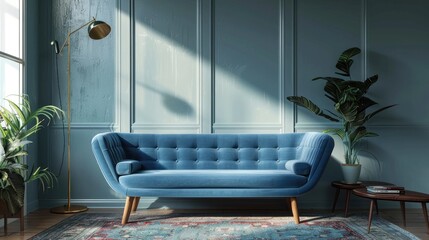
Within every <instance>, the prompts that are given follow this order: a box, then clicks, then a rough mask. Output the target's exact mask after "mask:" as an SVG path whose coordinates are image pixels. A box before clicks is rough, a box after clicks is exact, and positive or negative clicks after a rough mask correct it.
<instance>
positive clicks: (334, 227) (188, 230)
mask: <svg viewBox="0 0 429 240" xmlns="http://www.w3.org/2000/svg"><path fill="white" fill-rule="evenodd" d="M301 221H303V223H301V224H299V225H296V224H294V222H293V219H292V217H283V216H270V217H268V216H246V217H243V216H213V215H210V216H204V215H198V214H193V215H192V216H190V215H184V214H181V215H179V214H176V215H174V214H170V215H157V216H147V215H143V214H134V215H132V217H131V219H130V223H129V224H127V225H125V226H122V225H121V224H120V222H121V215H120V214H108V213H83V214H79V215H75V216H72V217H70V218H67V219H65V220H63V221H62V222H60V223H58V224H56V225H54V226H53V227H51V228H49V229H47V230H45V231H43V232H41V233H39V234H37V235H36V236H34V237H33V238H31V239H33V240H35V239H44V240H45V239H89V240H95V239H109V240H113V239H157V240H161V239H187V240H189V239H213V240H214V239H418V238H417V237H415V236H414V235H412V234H411V233H409V232H407V231H405V230H403V229H401V228H400V227H398V226H396V225H394V224H392V223H390V222H388V221H386V220H384V219H382V218H379V217H377V216H374V219H373V223H372V226H371V233H370V234H368V233H367V224H368V219H367V216H363V215H361V216H350V217H348V218H342V217H336V216H317V217H301Z"/></svg>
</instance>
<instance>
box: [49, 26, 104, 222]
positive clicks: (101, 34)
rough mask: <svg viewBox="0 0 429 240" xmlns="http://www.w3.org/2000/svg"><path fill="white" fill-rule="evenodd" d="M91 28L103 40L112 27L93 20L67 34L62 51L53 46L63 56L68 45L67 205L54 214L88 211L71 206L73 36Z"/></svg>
mask: <svg viewBox="0 0 429 240" xmlns="http://www.w3.org/2000/svg"><path fill="white" fill-rule="evenodd" d="M88 25H90V26H89V28H88V33H89V36H90V37H91V38H92V39H96V40H97V39H102V38H104V37H106V36H107V35H108V34H109V33H110V26H109V25H108V24H107V23H105V22H102V21H96V20H95V18H92V19H91V20H90V21H89V22H87V23H85V24H83V25H82V26H80V27H78V28H76V29H75V30H73V31H71V32H69V33H68V34H67V38H66V39H65V41H64V43H63V45H62V46H61V49H59V50H58V42H57V41H53V42H52V43H51V45H55V53H56V54H61V53H62V52H63V50H64V47H65V46H66V45H67V204H66V205H64V206H60V207H55V208H52V209H51V212H52V213H62V214H64V213H78V212H84V211H86V210H88V208H87V207H86V206H83V205H71V170H70V169H71V41H70V39H71V35H72V34H74V33H76V32H78V31H79V30H81V29H82V28H84V27H86V26H88Z"/></svg>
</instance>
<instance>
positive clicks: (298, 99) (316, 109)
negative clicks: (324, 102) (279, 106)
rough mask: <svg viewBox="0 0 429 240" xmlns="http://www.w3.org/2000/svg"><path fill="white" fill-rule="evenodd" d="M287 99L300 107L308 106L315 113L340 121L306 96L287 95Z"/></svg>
mask: <svg viewBox="0 0 429 240" xmlns="http://www.w3.org/2000/svg"><path fill="white" fill-rule="evenodd" d="M287 100H289V101H291V102H293V103H295V104H297V105H298V106H300V107H303V108H306V109H307V110H309V111H311V112H313V113H315V114H316V115H318V116H321V117H324V118H326V119H328V120H330V121H333V122H339V120H338V119H336V118H334V117H332V116H329V115H327V114H325V113H324V112H323V111H322V110H321V109H320V108H319V107H318V106H317V105H316V104H314V103H313V102H312V101H310V100H308V99H307V98H305V97H302V96H301V97H295V96H290V97H287Z"/></svg>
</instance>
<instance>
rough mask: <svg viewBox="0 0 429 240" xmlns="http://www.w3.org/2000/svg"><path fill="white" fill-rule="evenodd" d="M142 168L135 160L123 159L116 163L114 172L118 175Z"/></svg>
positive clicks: (131, 172) (134, 171)
mask: <svg viewBox="0 0 429 240" xmlns="http://www.w3.org/2000/svg"><path fill="white" fill-rule="evenodd" d="M140 169H142V165H141V163H140V162H139V161H137V160H124V161H121V162H119V163H118V164H116V173H117V174H118V175H119V176H122V175H129V174H133V173H136V172H137V171H139V170H140Z"/></svg>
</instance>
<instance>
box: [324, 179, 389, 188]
mask: <svg viewBox="0 0 429 240" xmlns="http://www.w3.org/2000/svg"><path fill="white" fill-rule="evenodd" d="M331 185H332V187H336V188H340V189H349V190H353V189H356V188H363V187H366V186H371V185H376V186H385V185H393V184H391V183H387V182H379V181H362V182H357V183H354V184H348V183H345V182H342V181H333V182H332V183H331Z"/></svg>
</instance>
